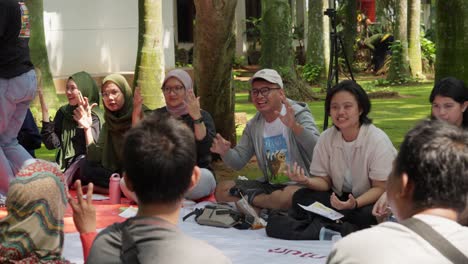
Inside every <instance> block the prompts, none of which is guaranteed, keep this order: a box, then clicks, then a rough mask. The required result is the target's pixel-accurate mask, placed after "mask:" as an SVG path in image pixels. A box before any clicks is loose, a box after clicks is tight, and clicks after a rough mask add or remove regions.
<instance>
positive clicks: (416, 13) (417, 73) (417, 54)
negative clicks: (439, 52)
mask: <svg viewBox="0 0 468 264" xmlns="http://www.w3.org/2000/svg"><path fill="white" fill-rule="evenodd" d="M408 22H409V25H408V29H409V32H408V57H409V64H410V69H411V75H412V76H413V78H418V79H424V75H423V72H422V58H421V41H420V38H421V31H420V28H421V0H409V16H408Z"/></svg>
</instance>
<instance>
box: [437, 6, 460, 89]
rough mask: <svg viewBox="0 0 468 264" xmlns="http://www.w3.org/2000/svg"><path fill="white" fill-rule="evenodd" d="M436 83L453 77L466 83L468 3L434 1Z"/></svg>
mask: <svg viewBox="0 0 468 264" xmlns="http://www.w3.org/2000/svg"><path fill="white" fill-rule="evenodd" d="M436 47H437V50H436V64H435V70H436V75H435V77H436V81H437V80H439V79H441V78H444V77H447V76H453V77H456V78H459V79H462V80H464V81H465V83H468V49H467V47H468V3H466V1H465V0H453V1H436Z"/></svg>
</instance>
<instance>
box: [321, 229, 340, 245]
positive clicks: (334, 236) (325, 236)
mask: <svg viewBox="0 0 468 264" xmlns="http://www.w3.org/2000/svg"><path fill="white" fill-rule="evenodd" d="M319 239H320V240H329V241H333V242H336V241H338V240H340V239H341V233H340V232H338V231H335V230H331V229H328V228H325V227H322V228H321V229H320V233H319Z"/></svg>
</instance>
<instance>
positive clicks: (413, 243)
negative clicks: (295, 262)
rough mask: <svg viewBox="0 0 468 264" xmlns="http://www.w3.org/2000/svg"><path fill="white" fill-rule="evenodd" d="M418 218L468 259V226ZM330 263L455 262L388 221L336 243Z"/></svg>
mask: <svg viewBox="0 0 468 264" xmlns="http://www.w3.org/2000/svg"><path fill="white" fill-rule="evenodd" d="M414 217H416V218H418V219H420V220H422V221H424V222H425V223H427V224H429V225H430V226H431V227H432V228H434V230H435V231H437V232H438V233H439V234H441V235H442V236H443V237H445V238H446V239H447V240H448V241H450V242H451V243H452V244H453V245H454V246H455V247H456V248H458V249H459V250H460V251H461V252H462V253H463V254H465V255H466V256H468V227H464V226H461V225H460V224H458V223H457V222H455V221H452V220H449V219H447V218H444V217H439V216H434V215H424V214H418V215H415V216H414ZM327 263H329V264H354V263H356V264H357V263H359V264H370V263H380V264H390V263H395V264H396V263H398V264H402V263H424V264H430V263H434V264H444V263H451V262H450V261H449V260H448V259H447V258H445V257H444V256H443V255H442V254H441V253H440V252H439V251H438V250H437V249H435V248H434V247H433V246H432V245H430V244H429V242H427V241H426V240H425V239H424V238H422V237H420V236H419V235H418V234H416V233H414V232H413V231H412V230H410V229H408V228H406V227H405V226H403V225H401V224H398V223H394V222H385V223H382V224H380V225H377V226H375V227H372V228H369V229H365V230H362V231H358V232H355V233H352V234H350V235H348V236H346V237H345V238H343V239H342V240H340V241H339V242H337V243H336V244H335V246H334V247H333V249H332V252H331V253H330V256H329V259H328V262H327Z"/></svg>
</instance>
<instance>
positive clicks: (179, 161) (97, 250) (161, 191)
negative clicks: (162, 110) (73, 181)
mask: <svg viewBox="0 0 468 264" xmlns="http://www.w3.org/2000/svg"><path fill="white" fill-rule="evenodd" d="M122 160H123V169H124V171H125V173H124V174H125V180H126V185H127V187H128V188H129V189H130V191H134V192H135V193H136V196H137V198H138V207H139V208H138V213H137V216H135V217H132V218H129V219H128V220H126V221H125V222H123V223H117V224H114V225H112V226H109V227H107V228H106V229H104V230H103V231H102V232H101V233H99V235H98V236H97V238H96V240H95V241H94V243H93V246H92V248H91V252H90V253H89V257H88V259H87V263H91V264H92V263H99V264H105V263H186V262H190V263H200V264H202V263H203V264H209V263H231V262H230V260H229V259H228V258H227V257H225V256H224V255H223V254H222V253H221V252H220V251H219V250H217V249H215V248H214V247H212V246H210V245H208V244H207V243H205V242H202V241H199V240H196V239H193V238H190V237H188V236H186V235H184V234H183V233H182V232H181V231H180V230H179V229H178V228H177V226H176V225H177V222H178V219H179V212H180V208H181V204H182V201H183V199H184V195H185V194H186V192H187V191H189V190H190V189H191V188H193V187H194V186H195V185H196V184H197V182H198V180H199V178H200V168H198V167H197V166H196V162H197V159H196V147H195V139H194V134H193V132H192V131H191V129H190V128H189V127H187V125H185V124H184V123H183V122H181V121H179V120H176V119H175V118H173V117H169V116H167V115H159V114H154V115H150V116H148V117H146V118H145V119H143V120H142V121H141V122H139V123H138V124H137V125H136V126H135V127H133V128H131V129H130V130H129V131H128V132H127V134H126V136H125V139H124V144H123V159H122ZM90 216H91V215H90ZM87 223H88V222H87V221H80V224H82V225H86V224H87Z"/></svg>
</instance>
